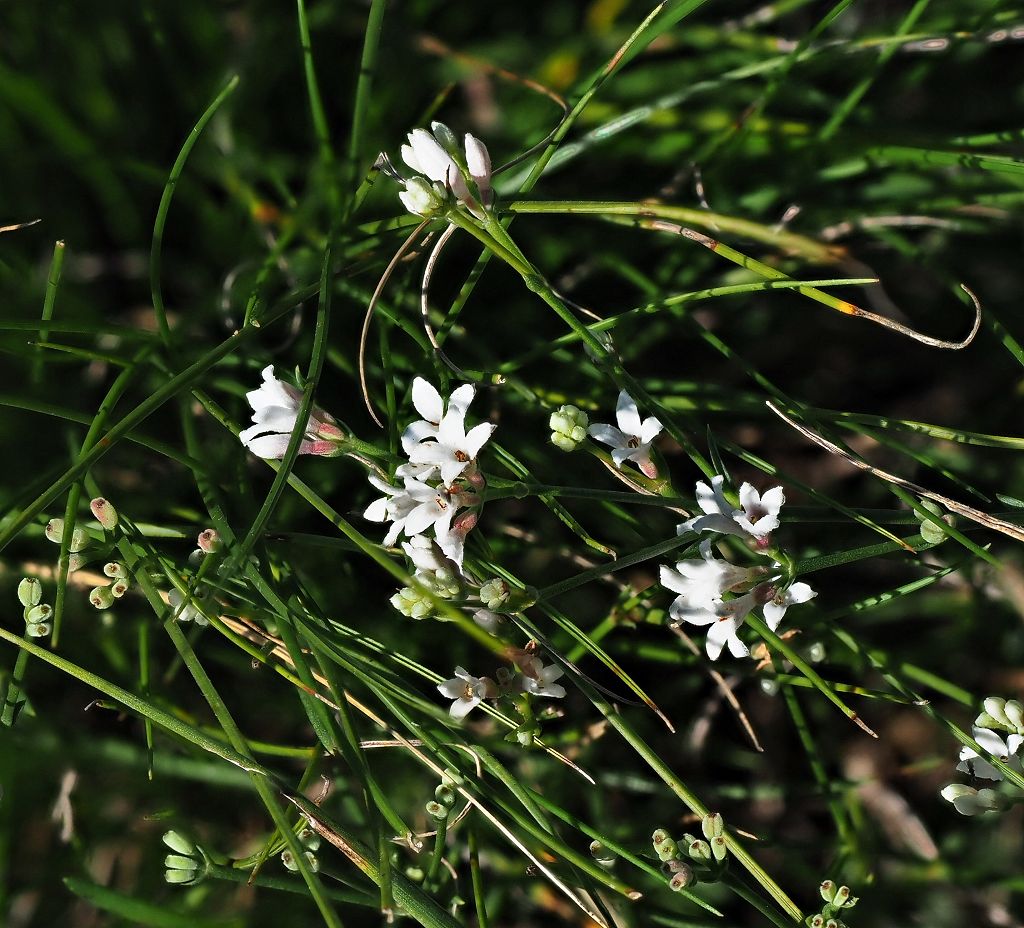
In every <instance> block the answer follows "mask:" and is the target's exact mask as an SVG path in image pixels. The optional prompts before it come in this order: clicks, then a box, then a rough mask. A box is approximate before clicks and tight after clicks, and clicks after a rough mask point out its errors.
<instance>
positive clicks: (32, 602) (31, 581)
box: [18, 577, 43, 609]
mask: <svg viewBox="0 0 1024 928" xmlns="http://www.w3.org/2000/svg"><path fill="white" fill-rule="evenodd" d="M42 601H43V585H42V584H41V583H40V582H39V581H38V580H36V578H35V577H26V578H25V579H24V580H22V581H21V583H19V584H18V602H20V603H21V604H22V605H23V606H24V607H25V608H26V609H28V608H30V607H32V606H38V605H39V604H40V603H41V602H42Z"/></svg>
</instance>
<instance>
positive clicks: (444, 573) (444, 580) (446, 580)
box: [416, 567, 462, 599]
mask: <svg viewBox="0 0 1024 928" xmlns="http://www.w3.org/2000/svg"><path fill="white" fill-rule="evenodd" d="M416 579H418V580H427V581H428V582H427V586H429V587H431V588H432V589H433V591H434V593H435V594H437V595H438V596H440V597H442V598H443V599H452V598H453V597H455V596H458V595H459V593H460V592H462V584H461V583H459V579H458V577H456V576H455V574H453V573H452V572H451V571H450V570H448V569H447V568H444V567H441V568H439V569H438V570H435V571H434V573H433V575H430V574H426V573H424V574H422V575H417V578H416Z"/></svg>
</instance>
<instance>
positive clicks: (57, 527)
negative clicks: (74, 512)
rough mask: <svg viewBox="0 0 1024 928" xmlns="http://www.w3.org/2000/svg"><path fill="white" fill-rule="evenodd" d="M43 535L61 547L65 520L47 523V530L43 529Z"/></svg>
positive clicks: (52, 520) (53, 520) (51, 520)
mask: <svg viewBox="0 0 1024 928" xmlns="http://www.w3.org/2000/svg"><path fill="white" fill-rule="evenodd" d="M43 534H44V535H46V539H47V541H52V542H53V543H54V544H55V545H59V544H60V539H61V536H63V534H64V520H63V519H50V521H49V522H47V523H46V528H44V529H43Z"/></svg>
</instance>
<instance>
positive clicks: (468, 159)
mask: <svg viewBox="0 0 1024 928" xmlns="http://www.w3.org/2000/svg"><path fill="white" fill-rule="evenodd" d="M430 129H431V131H430V132H428V131H427V130H426V129H413V131H412V132H410V133H409V144H408V145H403V146H402V160H403V161H404V162H405V163H406V164H407V165H408V166H409V167H410V168H412V169H413V170H414V171H416V172H417V173H418V174H423V175H424V176H425V177H427V178H428V179H430V180H432V181H437V182H439V183H441V184H443V185H444V186H445V187H446V188H447V189H450V190H451V191H452V193H454V194H455V196H456V197H457V198H458V199H459V200H460V201H461V202H462V203H463V204H465V205H466V206H467V207H468V208H469V209H470V210H471V211H472V212H473V213H475V214H477V215H479V214H480V212H481V206H480V204H481V203H483V205H484V206H487V205H488V204H489V203H490V202H491V199H492V197H491V159H490V155H488V153H487V148H486V147H485V146H484V144H483V142H481V141H480V140H479V139H478V138H475V137H474V136H472V135H470V134H469V133H467V134H466V137H465V139H464V141H463V148H464V153H463V152H458V141H457V140H456V138H455V136H454V135H453V134H452V131H451V130H450V129H449V128H448V127H447V126H446V125H444V124H443V123H440V122H434V123H431V125H430ZM456 157H458V160H461V161H462V162H463V166H462V167H460V165H459V163H458V161H457V160H456ZM463 167H464V168H465V171H466V172H467V173H468V177H469V179H471V180H472V181H473V183H474V184H475V186H476V188H477V192H478V193H479V195H480V200H479V201H478V200H477V199H476V197H475V196H474V195H473V194H472V193H471V192H470V189H469V184H468V183H467V173H464V172H463ZM407 191H408V187H407ZM402 202H403V203H406V206H407V207H408V208H409V209H410V210H411V211H412V212H418V210H414V209H412V207H411V206H409V204H408V203H407V202H406V201H405V199H403V201H402Z"/></svg>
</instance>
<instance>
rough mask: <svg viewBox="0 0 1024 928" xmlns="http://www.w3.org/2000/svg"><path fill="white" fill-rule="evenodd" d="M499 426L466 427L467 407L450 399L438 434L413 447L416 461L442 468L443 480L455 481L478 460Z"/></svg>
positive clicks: (411, 451)
mask: <svg viewBox="0 0 1024 928" xmlns="http://www.w3.org/2000/svg"><path fill="white" fill-rule="evenodd" d="M494 428H495V426H493V425H492V424H491V423H489V422H483V423H481V424H480V425H477V426H474V427H473V428H471V429H470V430H469V431H468V432H467V431H466V410H465V409H463V408H460V407H458V406H454V407H453V406H452V405H451V404H450V403H449V406H448V411H447V412H446V413H445V415H444V418H443V419H442V420H441V422H440V424H439V425H438V427H437V436H436V438H426V439H424V440H422V441H420V442H418V443H417V444H415V445H413V446H412V448H411V449H410V450H409V452H408V453H409V460H410V462H411V463H413V464H428V465H431V466H433V467H437V468H439V469H440V471H441V482H442V483H443V484H444V485H445V486H451V484H452V482H453V481H454V480H455V479H456V478H457V477H458V476H460V475H461V474H462V472H463V471H464V470H465V469H466V468H467V467H469V465H470V464H472V463H473V462H474V461H475V460H476V456H477V455H478V454H479V453H480V449H481V448H482V447H483V446H484V445H485V444H487V440H488V439H489V438H490V437H491V434H492V433H493V432H494Z"/></svg>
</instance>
